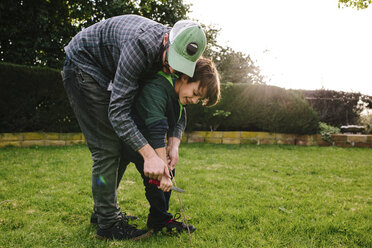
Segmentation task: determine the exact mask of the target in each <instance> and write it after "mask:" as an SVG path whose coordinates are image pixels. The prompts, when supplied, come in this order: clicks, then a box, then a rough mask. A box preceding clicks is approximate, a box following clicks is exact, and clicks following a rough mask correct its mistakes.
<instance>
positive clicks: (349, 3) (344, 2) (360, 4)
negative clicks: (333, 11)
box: [338, 0, 372, 10]
mask: <svg viewBox="0 0 372 248" xmlns="http://www.w3.org/2000/svg"><path fill="white" fill-rule="evenodd" d="M371 3H372V0H338V7H339V8H340V7H352V8H357V9H358V10H359V9H366V8H368V6H369V5H370V4H371Z"/></svg>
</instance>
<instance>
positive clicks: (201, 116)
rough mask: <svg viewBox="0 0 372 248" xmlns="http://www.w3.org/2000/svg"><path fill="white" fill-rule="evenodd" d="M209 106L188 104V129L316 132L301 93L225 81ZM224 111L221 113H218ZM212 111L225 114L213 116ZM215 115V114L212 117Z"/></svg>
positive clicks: (314, 117)
mask: <svg viewBox="0 0 372 248" xmlns="http://www.w3.org/2000/svg"><path fill="white" fill-rule="evenodd" d="M221 88H222V92H221V95H222V98H221V101H220V102H219V103H218V104H217V105H216V106H214V107H212V108H206V109H203V108H202V107H201V106H199V105H196V106H189V107H188V109H187V110H188V127H187V130H188V131H192V130H213V129H215V127H217V130H223V131H238V130H242V131H244V130H246V131H268V132H281V133H298V134H307V133H309V134H310V133H316V131H317V129H318V117H317V114H316V112H315V111H314V110H313V109H312V108H311V107H310V106H309V104H308V103H307V102H306V101H305V99H304V98H303V96H302V95H301V94H299V93H298V92H295V91H289V90H285V89H282V88H279V87H275V86H267V85H248V84H233V85H232V84H225V85H223V86H222V87H221ZM221 111H224V112H221ZM216 113H229V115H222V116H223V118H221V115H220V116H218V117H219V118H216ZM214 115H215V116H214Z"/></svg>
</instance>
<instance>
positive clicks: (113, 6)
mask: <svg viewBox="0 0 372 248" xmlns="http://www.w3.org/2000/svg"><path fill="white" fill-rule="evenodd" d="M188 11H189V6H188V5H187V4H183V0H125V1H124V0H74V1H64V0H32V1H31V0H2V1H1V2H0V23H1V25H0V26H1V28H0V32H1V36H0V37H1V38H0V61H3V62H11V63H16V64H22V65H46V66H49V67H52V68H60V67H61V66H62V63H63V59H64V51H63V47H64V46H65V45H67V43H68V42H69V41H70V39H71V38H72V37H73V36H74V35H75V34H76V33H77V32H78V31H80V30H82V29H83V28H84V27H87V26H90V25H92V24H94V23H97V22H99V21H101V20H103V19H107V18H110V17H112V16H116V15H123V14H139V15H142V16H145V17H148V18H150V19H153V20H155V21H158V22H161V23H163V24H169V25H173V24H174V23H175V22H177V21H178V20H180V19H182V18H184V17H185V16H186V14H187V13H188Z"/></svg>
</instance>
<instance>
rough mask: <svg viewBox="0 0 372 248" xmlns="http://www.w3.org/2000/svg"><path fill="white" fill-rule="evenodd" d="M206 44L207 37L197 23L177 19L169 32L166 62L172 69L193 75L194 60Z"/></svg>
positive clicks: (201, 52)
mask: <svg viewBox="0 0 372 248" xmlns="http://www.w3.org/2000/svg"><path fill="white" fill-rule="evenodd" d="M206 46H207V39H206V37H205V34H204V31H203V29H202V28H201V27H200V25H199V24H198V23H196V22H193V21H188V20H183V21H178V22H177V23H176V24H175V25H174V26H173V28H172V29H171V31H170V33H169V52H168V63H169V65H170V66H171V67H172V68H173V69H174V70H176V71H179V72H182V73H184V74H186V75H188V76H189V77H193V76H194V71H195V66H196V61H197V60H198V58H199V57H200V56H201V55H202V54H203V52H204V50H205V47H206Z"/></svg>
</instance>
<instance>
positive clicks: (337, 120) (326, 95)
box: [301, 89, 372, 127]
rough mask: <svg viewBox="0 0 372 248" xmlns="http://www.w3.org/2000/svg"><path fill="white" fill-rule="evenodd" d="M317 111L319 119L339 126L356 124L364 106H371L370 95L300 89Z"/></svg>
mask: <svg viewBox="0 0 372 248" xmlns="http://www.w3.org/2000/svg"><path fill="white" fill-rule="evenodd" d="M301 92H302V93H303V94H304V96H305V98H306V99H307V100H308V102H309V103H310V104H311V106H312V107H313V108H314V110H315V111H317V113H318V116H319V119H320V121H322V122H325V123H327V124H329V125H332V126H336V127H340V126H342V125H352V124H358V121H359V117H360V113H361V112H362V111H363V109H364V108H372V97H371V96H367V95H362V94H360V93H350V92H343V91H333V90H323V89H321V90H301Z"/></svg>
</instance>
